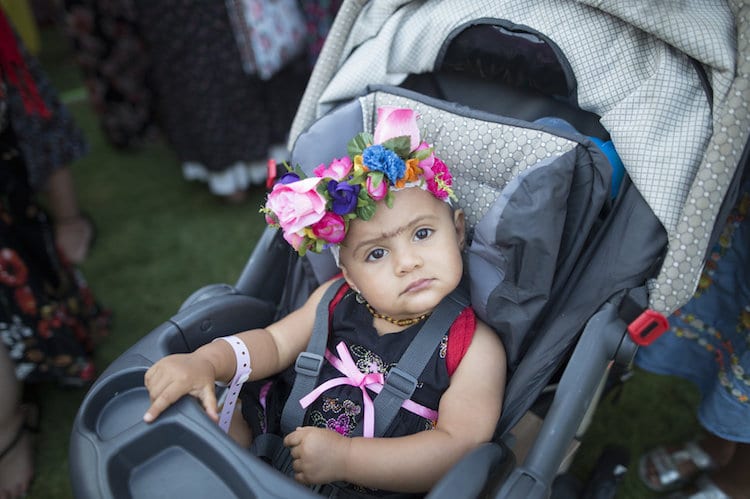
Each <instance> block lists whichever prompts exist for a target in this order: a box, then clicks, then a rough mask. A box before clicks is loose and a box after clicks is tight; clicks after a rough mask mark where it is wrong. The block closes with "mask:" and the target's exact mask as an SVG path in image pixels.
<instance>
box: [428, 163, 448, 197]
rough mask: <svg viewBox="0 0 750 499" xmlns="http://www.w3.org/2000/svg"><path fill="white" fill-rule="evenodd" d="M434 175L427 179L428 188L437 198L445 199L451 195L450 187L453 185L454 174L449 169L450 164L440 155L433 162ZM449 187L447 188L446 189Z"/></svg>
mask: <svg viewBox="0 0 750 499" xmlns="http://www.w3.org/2000/svg"><path fill="white" fill-rule="evenodd" d="M432 173H433V177H432V178H431V179H430V180H428V181H427V190H428V191H430V192H431V193H432V194H433V195H434V196H435V197H436V198H438V199H445V198H447V197H448V196H449V195H450V188H451V187H452V186H453V176H452V175H451V172H450V171H449V170H448V166H446V164H445V163H443V160H441V159H440V158H438V157H435V161H434V162H433V164H432ZM446 188H447V189H446Z"/></svg>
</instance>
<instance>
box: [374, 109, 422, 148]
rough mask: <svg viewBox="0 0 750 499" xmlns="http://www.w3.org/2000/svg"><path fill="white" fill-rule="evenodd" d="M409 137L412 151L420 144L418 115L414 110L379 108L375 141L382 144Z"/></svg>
mask: <svg viewBox="0 0 750 499" xmlns="http://www.w3.org/2000/svg"><path fill="white" fill-rule="evenodd" d="M403 135H408V136H409V138H410V140H411V147H410V149H409V150H410V151H413V150H414V149H416V148H417V147H418V146H419V144H420V138H419V128H418V127H417V113H416V112H415V111H414V110H413V109H406V108H401V107H394V106H382V107H379V108H378V123H377V125H375V133H374V134H373V141H374V142H375V143H376V144H382V143H383V142H385V141H386V140H388V139H392V138H395V137H401V136H403Z"/></svg>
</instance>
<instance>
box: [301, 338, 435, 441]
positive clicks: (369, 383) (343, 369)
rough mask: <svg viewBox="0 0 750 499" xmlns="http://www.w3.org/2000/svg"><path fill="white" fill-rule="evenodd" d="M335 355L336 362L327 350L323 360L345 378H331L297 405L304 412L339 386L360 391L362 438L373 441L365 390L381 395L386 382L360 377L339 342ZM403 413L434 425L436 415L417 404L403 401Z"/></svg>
mask: <svg viewBox="0 0 750 499" xmlns="http://www.w3.org/2000/svg"><path fill="white" fill-rule="evenodd" d="M336 351H337V352H338V354H339V357H338V358H337V357H336V356H334V355H333V354H332V353H331V352H330V350H326V353H325V357H326V359H327V360H328V362H330V364H331V365H332V366H333V367H335V368H336V369H337V370H338V371H339V372H340V373H341V374H343V375H344V376H342V377H339V378H334V379H331V380H328V381H326V382H325V383H323V384H322V385H320V386H318V387H317V388H316V389H314V390H313V391H311V392H310V393H308V394H307V395H305V396H304V397H302V398H301V399H300V401H299V403H300V405H301V406H302V407H303V408H304V409H307V408H308V407H309V406H310V404H312V403H313V402H314V401H315V400H316V399H318V397H320V396H321V395H322V394H323V393H324V392H325V391H327V390H330V389H331V388H333V387H336V386H340V385H350V386H356V387H359V389H360V390H362V402H363V404H364V430H363V432H362V435H363V436H364V437H366V438H372V437H373V436H374V434H375V407H374V405H373V402H372V398H371V397H370V394H369V393H368V392H367V389H368V388H369V389H370V390H372V391H374V392H375V393H380V391H381V390H382V389H383V383H384V382H385V378H384V377H383V374H382V373H367V374H365V373H363V372H362V371H360V370H359V368H358V367H357V364H355V363H354V360H353V359H352V356H351V354H350V353H349V349H348V348H346V344H345V343H344V342H343V341H342V342H340V343H339V344H338V345H336ZM401 407H403V408H404V409H406V410H408V411H409V412H412V413H414V414H417V415H418V416H422V417H423V418H426V419H429V420H432V421H437V416H438V413H437V411H435V410H433V409H430V408H429V407H425V406H423V405H420V404H417V403H416V402H413V401H411V400H405V401H404V403H403V404H402V405H401Z"/></svg>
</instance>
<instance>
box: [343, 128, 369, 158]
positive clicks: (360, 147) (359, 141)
mask: <svg viewBox="0 0 750 499" xmlns="http://www.w3.org/2000/svg"><path fill="white" fill-rule="evenodd" d="M372 140H373V139H372V134H370V133H367V132H360V133H358V134H357V135H355V136H354V137H353V138H352V139H351V140H350V141H349V143H348V144H347V145H346V153H347V154H348V155H349V157H350V158H353V157H354V156H356V155H358V154H362V151H364V150H365V149H367V148H368V147H369V146H371V145H372Z"/></svg>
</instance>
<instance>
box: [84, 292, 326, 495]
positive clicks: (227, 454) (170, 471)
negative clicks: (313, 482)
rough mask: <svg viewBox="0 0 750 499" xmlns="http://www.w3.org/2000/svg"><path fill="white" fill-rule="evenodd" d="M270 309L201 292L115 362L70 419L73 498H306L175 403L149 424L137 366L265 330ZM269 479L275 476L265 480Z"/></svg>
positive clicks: (202, 417)
mask: <svg viewBox="0 0 750 499" xmlns="http://www.w3.org/2000/svg"><path fill="white" fill-rule="evenodd" d="M275 308H276V307H275V304H273V303H269V302H265V301H262V300H258V299H257V298H252V297H248V296H244V295H240V294H224V295H221V296H210V297H206V298H204V299H201V300H198V301H196V302H194V303H193V304H190V305H188V306H186V307H184V308H183V310H181V311H180V312H179V313H178V314H176V315H175V316H174V317H172V318H171V319H170V320H168V321H166V322H165V323H163V324H162V325H160V326H159V327H157V328H156V329H154V330H153V331H151V332H150V333H149V334H147V335H146V336H144V337H143V338H142V339H141V340H140V341H139V342H138V343H136V344H135V345H134V346H133V347H131V348H130V349H129V350H127V351H126V352H125V353H124V354H123V355H122V356H120V357H119V358H118V359H116V360H115V361H114V362H113V363H112V364H111V365H110V366H109V367H108V368H107V369H106V370H105V371H104V372H103V373H102V375H101V376H100V377H99V378H98V380H97V381H96V383H95V384H94V385H93V386H92V387H91V389H90V390H89V392H88V393H87V394H86V397H85V398H84V400H83V402H82V404H81V407H80V408H79V410H78V414H77V415H76V419H75V421H74V423H73V430H72V432H71V440H70V451H69V454H70V477H71V485H72V488H73V492H74V495H75V497H79V498H114V497H117V498H121V497H124V498H128V497H147V496H149V495H153V493H154V491H160V493H163V494H164V495H165V496H168V497H183V498H189V497H195V498H198V497H211V496H214V497H247V496H248V493H249V492H248V491H254V495H255V496H257V497H305V496H309V497H313V496H312V494H311V493H310V491H309V490H308V489H305V488H304V487H301V486H300V485H298V484H296V483H294V482H291V481H289V480H285V479H283V476H282V475H281V474H280V473H278V472H275V471H274V470H273V469H272V468H271V467H270V466H269V465H267V464H265V463H264V462H262V461H261V460H259V459H258V458H255V457H254V456H252V455H251V454H250V453H249V452H248V451H247V450H245V449H242V448H240V447H239V446H238V445H236V444H235V443H234V442H233V441H232V440H231V439H230V438H229V437H228V436H227V435H226V434H224V432H222V431H221V430H220V429H219V427H218V426H217V425H216V424H215V423H214V422H213V421H211V420H210V419H209V418H208V416H207V415H206V414H205V413H204V411H203V409H202V408H201V406H200V404H199V403H198V401H197V400H195V399H193V398H191V397H183V398H182V399H181V400H179V401H178V402H177V403H175V404H174V405H172V406H171V407H169V408H168V409H167V410H166V411H164V413H163V414H162V415H161V416H160V417H159V418H158V419H157V420H156V421H154V422H153V423H150V424H146V423H144V422H143V414H144V413H145V411H146V409H147V408H148V406H149V404H150V401H149V396H148V391H147V390H146V388H145V387H144V384H143V376H144V374H145V372H146V370H147V369H148V368H149V367H150V366H151V365H152V364H153V363H154V362H155V361H156V360H158V359H159V358H161V357H163V356H164V355H167V354H171V353H179V352H188V351H192V350H194V349H195V348H198V347H199V346H201V345H202V344H205V343H207V342H209V341H211V340H212V339H213V338H215V337H218V336H223V335H227V334H232V333H235V332H237V331H241V330H245V329H250V328H254V327H262V326H265V325H266V324H269V323H270V322H271V321H272V320H273V317H274V314H275ZM275 475H278V477H279V479H278V480H274V479H273V477H274V476H275Z"/></svg>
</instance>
